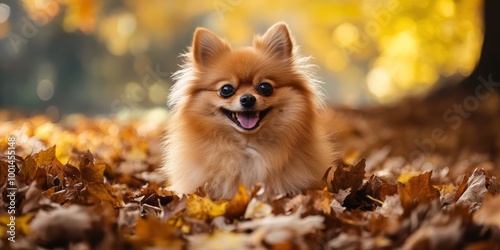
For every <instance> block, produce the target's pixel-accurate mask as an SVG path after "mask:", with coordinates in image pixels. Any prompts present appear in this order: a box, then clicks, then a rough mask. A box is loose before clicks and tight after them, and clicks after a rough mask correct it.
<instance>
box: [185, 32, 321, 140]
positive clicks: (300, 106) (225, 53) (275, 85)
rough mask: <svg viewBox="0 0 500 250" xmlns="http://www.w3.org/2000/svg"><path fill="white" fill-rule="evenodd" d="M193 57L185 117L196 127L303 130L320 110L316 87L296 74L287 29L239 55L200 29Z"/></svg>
mask: <svg viewBox="0 0 500 250" xmlns="http://www.w3.org/2000/svg"><path fill="white" fill-rule="evenodd" d="M191 53H192V54H191V56H192V61H193V66H194V76H193V78H194V79H193V80H192V81H190V82H188V83H186V84H188V85H189V86H185V87H186V88H185V92H184V94H185V95H187V96H188V97H187V99H186V104H188V105H185V107H184V110H185V111H184V112H186V113H190V116H191V117H192V119H193V123H192V124H198V125H199V126H200V127H202V126H203V127H207V126H212V127H213V129H214V130H216V129H218V128H227V127H228V126H230V127H232V128H234V129H236V130H237V131H238V132H239V133H243V134H253V133H256V132H257V131H259V130H262V129H263V128H265V127H274V128H276V126H284V127H291V128H293V127H294V126H295V125H298V126H300V123H301V121H304V120H306V119H308V117H307V116H308V110H311V109H312V108H315V107H314V106H315V105H314V96H315V94H314V93H313V92H314V90H313V87H312V86H311V84H310V83H308V81H307V79H306V77H305V76H304V75H303V74H301V73H300V72H297V71H296V69H295V63H296V62H294V56H293V42H292V39H291V37H290V34H289V31H288V28H287V27H286V25H284V24H277V25H275V26H273V27H271V28H270V29H269V30H268V31H267V32H266V33H265V35H263V36H262V37H256V38H255V39H254V44H253V46H252V47H247V48H241V49H236V50H233V49H231V47H230V46H229V45H228V44H227V43H226V42H225V41H224V40H222V39H220V38H219V37H217V36H216V35H215V34H214V33H212V32H210V31H208V30H206V29H197V30H196V32H195V35H194V40H193V45H192V48H191ZM186 115H187V114H186ZM268 124H271V125H268Z"/></svg>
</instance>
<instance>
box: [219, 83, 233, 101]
mask: <svg viewBox="0 0 500 250" xmlns="http://www.w3.org/2000/svg"><path fill="white" fill-rule="evenodd" d="M234 92H235V90H234V88H233V86H231V84H226V85H224V86H222V88H220V90H219V93H220V95H221V96H222V97H224V98H228V97H230V96H232V95H233V94H234Z"/></svg>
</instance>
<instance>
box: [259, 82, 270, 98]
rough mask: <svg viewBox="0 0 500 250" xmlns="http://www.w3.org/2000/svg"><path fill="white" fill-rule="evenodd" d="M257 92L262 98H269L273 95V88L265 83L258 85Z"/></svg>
mask: <svg viewBox="0 0 500 250" xmlns="http://www.w3.org/2000/svg"><path fill="white" fill-rule="evenodd" d="M257 91H259V93H260V94H261V95H263V96H270V95H271V94H272V93H273V86H271V84H269V83H267V82H263V83H261V84H259V86H258V87H257Z"/></svg>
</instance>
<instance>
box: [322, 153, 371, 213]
mask: <svg viewBox="0 0 500 250" xmlns="http://www.w3.org/2000/svg"><path fill="white" fill-rule="evenodd" d="M364 177H365V159H362V160H361V161H359V162H358V163H357V164H356V165H350V164H345V163H343V162H340V163H339V166H338V167H337V169H335V173H334V176H333V179H332V180H331V181H330V183H331V186H332V190H330V191H331V192H332V193H334V194H338V193H339V192H340V190H347V189H349V188H350V190H351V193H350V194H349V195H348V196H347V197H346V202H347V203H348V205H352V206H356V205H357V202H356V201H355V199H354V197H355V195H356V192H357V191H358V189H359V188H360V187H361V184H362V183H363V179H364Z"/></svg>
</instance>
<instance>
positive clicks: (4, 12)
mask: <svg viewBox="0 0 500 250" xmlns="http://www.w3.org/2000/svg"><path fill="white" fill-rule="evenodd" d="M9 16H10V7H9V5H7V4H4V3H0V23H4V22H5V21H7V19H9Z"/></svg>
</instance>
